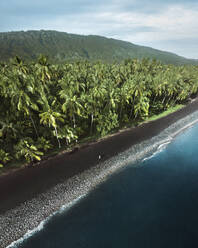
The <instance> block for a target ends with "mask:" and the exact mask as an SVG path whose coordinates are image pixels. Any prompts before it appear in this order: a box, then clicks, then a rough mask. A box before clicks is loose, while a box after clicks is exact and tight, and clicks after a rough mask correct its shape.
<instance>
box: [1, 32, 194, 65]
mask: <svg viewBox="0 0 198 248" xmlns="http://www.w3.org/2000/svg"><path fill="white" fill-rule="evenodd" d="M39 54H44V55H46V56H48V57H49V58H50V59H51V60H53V61H56V62H64V61H68V60H79V59H88V60H93V61H95V60H102V61H105V62H114V61H118V62H120V61H122V60H124V59H130V58H131V59H133V58H137V59H142V58H145V57H146V58H150V59H157V60H160V61H161V62H163V63H170V64H178V65H181V64H196V65H198V60H194V59H187V58H184V57H182V56H179V55H177V54H174V53H171V52H166V51H161V50H158V49H155V48H151V47H147V46H140V45H136V44H133V43H130V42H128V41H122V40H118V39H113V38H106V37H104V36H98V35H78V34H70V33H66V32H60V31H54V30H40V31H37V30H29V31H12V32H0V60H1V61H7V60H9V59H10V58H12V57H14V56H16V55H17V56H19V57H21V58H23V59H25V60H34V59H36V58H37V57H38V56H39Z"/></svg>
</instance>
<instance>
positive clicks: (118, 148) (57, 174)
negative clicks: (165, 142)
mask: <svg viewBox="0 0 198 248" xmlns="http://www.w3.org/2000/svg"><path fill="white" fill-rule="evenodd" d="M196 110H198V100H196V101H194V102H192V103H190V104H188V105H187V106H185V107H184V108H182V109H180V110H178V111H176V112H174V113H172V114H169V115H167V116H165V117H162V118H160V119H158V120H155V121H150V122H148V123H144V124H142V125H140V126H138V127H136V128H131V129H129V130H126V131H121V132H118V133H116V134H115V135H112V136H110V137H108V138H106V139H102V140H100V141H98V142H94V143H91V144H90V145H87V146H84V147H82V148H81V149H79V150H78V151H76V152H75V153H70V154H67V153H66V154H62V155H59V156H57V157H55V158H53V159H50V160H48V161H44V162H42V163H41V165H40V166H38V167H32V168H24V169H22V170H20V171H16V172H14V173H12V174H8V175H5V176H1V177H0V202H1V204H0V221H1V219H3V217H5V216H6V213H9V212H10V213H12V214H13V213H14V216H17V217H16V219H15V220H12V222H13V223H10V222H9V223H10V225H12V226H13V227H8V229H9V228H12V229H14V228H15V225H16V224H17V223H18V224H19V222H20V218H19V215H20V211H21V210H20V209H21V206H22V205H25V206H26V210H27V209H30V210H31V208H33V207H35V206H32V204H34V203H35V202H34V201H35V199H37V200H38V199H40V200H41V201H42V200H43V199H44V200H47V199H49V198H47V197H46V196H47V194H48V195H49V194H51V195H50V199H51V201H52V202H53V201H55V202H56V201H58V200H57V199H52V198H55V197H54V195H53V193H52V192H53V188H55V187H57V190H56V192H59V193H60V194H59V193H58V195H56V197H57V198H58V199H59V198H60V197H61V193H62V194H64V195H65V196H64V197H67V198H68V201H70V202H71V200H72V198H70V197H69V194H70V193H71V191H73V189H74V188H75V187H80V189H82V190H83V188H82V187H83V184H84V182H82V180H85V182H86V183H87V184H90V182H89V180H87V178H86V177H87V175H86V173H84V175H83V172H85V171H86V170H88V169H92V170H93V171H94V166H95V167H97V166H96V165H97V164H98V163H99V162H100V163H101V162H103V163H104V164H105V161H108V160H109V159H110V158H112V157H114V156H116V155H118V154H120V153H122V152H124V151H126V150H127V149H129V148H130V147H132V146H134V145H137V144H139V143H141V142H143V141H145V140H150V139H152V137H154V136H156V135H158V134H159V133H161V132H162V131H163V130H164V129H166V128H167V127H169V126H170V125H172V124H174V123H175V122H176V121H178V120H180V119H182V118H184V117H186V116H188V115H190V114H191V113H193V112H195V111H196ZM99 155H101V159H100V160H99V159H98V158H99ZM107 166H108V165H107ZM80 174H82V175H83V176H81V177H80V176H79V177H78V175H80ZM72 177H75V181H72V180H71V178H72ZM66 181H68V182H69V183H68V185H67V187H68V188H67V187H65V185H64V183H65V182H66ZM74 183H75V185H74ZM78 184H79V185H78ZM93 184H94V182H93ZM60 185H62V186H60ZM61 187H62V189H61ZM50 191H51V193H49V192H50ZM66 191H68V192H66ZM67 193H68V194H67ZM72 197H73V198H75V192H74V193H73V196H72ZM59 200H60V199H59ZM28 202H29V203H28ZM50 204H51V203H50ZM58 205H61V202H60V204H59V203H58ZM62 205H63V204H62ZM48 207H51V209H50V211H45V209H44V212H43V213H41V215H40V213H39V214H38V215H39V216H37V217H38V218H37V217H35V218H34V216H32V218H34V219H35V223H34V225H33V226H31V225H30V226H29V228H28V229H29V230H30V229H33V228H35V227H36V226H38V224H39V223H40V222H41V221H42V220H43V219H45V218H46V217H47V216H49V215H50V214H52V213H53V212H54V211H56V210H57V203H54V204H51V205H50V206H48ZM9 210H10V211H9ZM48 210H49V209H48ZM32 213H33V211H32ZM8 215H9V214H8ZM18 218H19V219H18ZM41 219H42V220H41ZM15 222H16V223H15ZM36 224H37V225H36ZM28 225H29V223H27V226H28ZM26 228H27V227H26ZM15 231H16V230H15ZM24 231H25V230H23V231H22V230H19V232H20V234H15V236H13V237H12V238H11V237H10V236H9V235H8V237H9V238H10V240H9V241H8V242H6V241H5V240H4V239H3V238H2V240H3V241H2V242H4V243H3V244H1V238H0V247H1V245H2V247H6V245H8V244H9V243H11V241H14V239H18V238H19V237H20V236H23V235H24V234H25V233H24ZM26 231H27V230H26ZM5 232H6V230H4V233H5ZM22 233H23V235H22ZM1 235H3V234H2V233H1Z"/></svg>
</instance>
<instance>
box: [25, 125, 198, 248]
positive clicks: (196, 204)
mask: <svg viewBox="0 0 198 248" xmlns="http://www.w3.org/2000/svg"><path fill="white" fill-rule="evenodd" d="M20 247H23V248H103V247H114V248H115V247H119V248H126V247H130V248H163V247H164V248H167V247H169V248H172V247H173V248H183V247H186V248H191V247H195V248H197V247H198V125H196V126H194V127H193V128H190V129H189V130H187V131H185V132H184V133H183V134H181V135H179V136H177V137H176V138H175V140H174V141H173V142H172V143H170V144H169V145H168V146H167V148H166V149H164V150H163V151H162V152H160V153H158V154H157V155H156V156H154V157H153V158H151V159H149V160H146V161H144V162H142V163H140V164H139V165H138V166H135V167H134V166H132V165H131V166H128V167H127V168H125V169H123V170H122V171H120V172H119V173H117V174H114V175H113V176H112V177H111V178H109V179H108V180H107V181H106V182H105V183H103V184H102V185H100V186H98V188H97V189H95V190H94V191H93V192H91V193H90V195H89V196H88V197H86V198H84V199H83V200H82V201H80V202H79V203H78V204H76V205H75V206H74V207H72V208H71V209H70V210H69V211H67V212H65V213H62V214H59V215H57V216H55V217H53V218H52V219H51V220H50V221H49V222H48V223H47V224H46V226H45V228H44V229H43V230H42V231H40V232H39V233H37V234H35V235H34V236H32V237H31V238H30V239H28V240H26V241H24V243H23V244H22V245H21V246H20Z"/></svg>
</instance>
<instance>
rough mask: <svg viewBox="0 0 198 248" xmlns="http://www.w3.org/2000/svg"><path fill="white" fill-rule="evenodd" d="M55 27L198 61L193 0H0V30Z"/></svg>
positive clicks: (196, 2)
mask: <svg viewBox="0 0 198 248" xmlns="http://www.w3.org/2000/svg"><path fill="white" fill-rule="evenodd" d="M41 29H45V30H57V31H64V32H67V33H74V34H84V35H89V34H94V35H101V36H105V37H109V38H115V39H120V40H125V41H129V42H132V43H134V44H138V45H144V46H149V47H153V48H156V49H160V50H163V51H170V52H173V53H176V54H178V55H181V56H184V57H187V58H196V59H198V0H119V1H118V0H100V1H98V0H95V1H94V0H0V32H7V31H21V30H24V31H27V30H41Z"/></svg>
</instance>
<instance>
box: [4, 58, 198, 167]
mask: <svg viewBox="0 0 198 248" xmlns="http://www.w3.org/2000/svg"><path fill="white" fill-rule="evenodd" d="M197 92H198V68H197V67H196V66H173V65H164V64H162V63H160V62H158V61H155V60H148V59H143V60H141V61H139V60H136V59H134V60H125V61H124V62H123V63H121V64H105V63H102V62H93V63H91V62H88V61H80V62H67V63H65V64H58V65H56V64H50V63H49V62H48V59H47V58H46V57H44V56H40V57H39V58H38V60H37V62H34V63H25V62H23V61H22V60H21V59H20V58H18V57H15V58H14V59H12V60H10V62H9V63H1V64H0V98H1V105H0V167H1V168H3V167H5V168H6V167H9V165H10V164H12V163H13V162H16V161H22V162H24V161H27V162H28V163H30V162H35V161H38V160H40V159H42V157H43V156H45V155H46V154H48V152H49V151H50V150H51V151H52V150H55V149H66V148H67V147H69V146H70V145H72V144H76V143H79V142H80V141H82V140H85V138H86V137H101V136H105V135H106V134H108V133H110V132H113V131H115V130H117V129H118V128H121V127H124V126H127V125H137V124H138V123H140V122H142V121H144V120H146V119H147V118H148V117H149V116H152V115H155V114H159V113H161V112H163V111H164V110H166V109H168V108H170V107H172V106H175V105H176V104H180V103H186V102H187V101H188V100H189V99H190V98H193V97H196V94H197Z"/></svg>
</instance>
